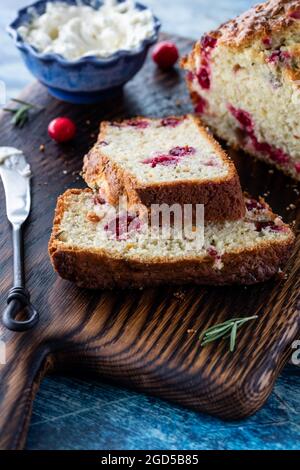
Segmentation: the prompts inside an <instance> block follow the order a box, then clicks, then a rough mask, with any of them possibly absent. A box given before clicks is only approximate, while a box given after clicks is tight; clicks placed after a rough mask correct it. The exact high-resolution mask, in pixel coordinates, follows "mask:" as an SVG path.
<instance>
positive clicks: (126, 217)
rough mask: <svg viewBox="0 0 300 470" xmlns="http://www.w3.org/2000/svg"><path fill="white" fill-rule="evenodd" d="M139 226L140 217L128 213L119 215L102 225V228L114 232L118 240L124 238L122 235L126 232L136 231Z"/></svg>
mask: <svg viewBox="0 0 300 470" xmlns="http://www.w3.org/2000/svg"><path fill="white" fill-rule="evenodd" d="M140 228H141V221H140V219H139V218H138V217H137V216H136V215H133V214H129V213H126V214H121V215H119V216H118V217H116V218H115V219H112V220H110V221H109V222H108V223H107V224H106V225H105V226H104V230H106V231H107V232H111V233H112V234H114V235H115V236H116V238H117V239H118V240H120V239H122V238H124V235H127V233H129V232H132V231H138V230H140Z"/></svg>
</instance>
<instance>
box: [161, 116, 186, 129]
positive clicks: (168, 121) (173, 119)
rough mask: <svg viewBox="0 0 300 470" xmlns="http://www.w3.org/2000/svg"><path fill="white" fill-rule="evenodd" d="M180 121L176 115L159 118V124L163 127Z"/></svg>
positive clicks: (174, 124) (175, 124)
mask: <svg viewBox="0 0 300 470" xmlns="http://www.w3.org/2000/svg"><path fill="white" fill-rule="evenodd" d="M180 123H181V119H179V118H176V117H167V118H164V119H162V120H161V125H162V126H164V127H176V126H178V124H180Z"/></svg>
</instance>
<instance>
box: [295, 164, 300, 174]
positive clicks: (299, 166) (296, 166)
mask: <svg viewBox="0 0 300 470" xmlns="http://www.w3.org/2000/svg"><path fill="white" fill-rule="evenodd" d="M295 170H296V172H297V173H300V163H296V164H295Z"/></svg>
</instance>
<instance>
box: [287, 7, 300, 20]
mask: <svg viewBox="0 0 300 470" xmlns="http://www.w3.org/2000/svg"><path fill="white" fill-rule="evenodd" d="M289 17H290V18H293V19H294V20H300V9H299V10H294V11H291V12H290V13H289Z"/></svg>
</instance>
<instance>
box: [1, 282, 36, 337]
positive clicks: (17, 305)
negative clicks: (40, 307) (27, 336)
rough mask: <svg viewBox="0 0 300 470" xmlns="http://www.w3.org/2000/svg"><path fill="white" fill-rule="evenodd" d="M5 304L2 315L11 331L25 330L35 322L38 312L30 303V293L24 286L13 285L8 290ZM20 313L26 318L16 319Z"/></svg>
mask: <svg viewBox="0 0 300 470" xmlns="http://www.w3.org/2000/svg"><path fill="white" fill-rule="evenodd" d="M7 304H8V305H7V307H6V309H5V310H4V312H3V317H2V320H3V323H4V325H5V326H6V328H8V329H9V330H12V331H27V330H29V329H30V328H33V327H34V326H35V325H36V324H37V322H38V320H39V314H38V312H37V310H36V309H35V308H34V306H33V305H32V304H31V303H30V294H29V292H28V290H27V289H25V287H13V288H12V289H11V290H10V291H9V294H8V297H7ZM20 314H25V317H26V319H25V320H16V318H17V316H18V315H20Z"/></svg>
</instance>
